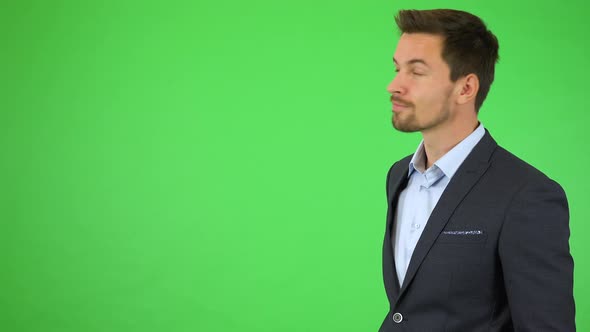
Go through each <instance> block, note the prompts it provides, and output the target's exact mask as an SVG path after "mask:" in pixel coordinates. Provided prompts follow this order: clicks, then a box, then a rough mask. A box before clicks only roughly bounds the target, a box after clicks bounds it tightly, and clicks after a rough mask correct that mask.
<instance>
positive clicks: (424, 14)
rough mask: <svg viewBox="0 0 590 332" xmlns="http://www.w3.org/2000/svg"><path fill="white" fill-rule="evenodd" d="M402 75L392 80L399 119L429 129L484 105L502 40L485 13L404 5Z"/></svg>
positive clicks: (398, 54) (408, 126)
mask: <svg viewBox="0 0 590 332" xmlns="http://www.w3.org/2000/svg"><path fill="white" fill-rule="evenodd" d="M395 20H396V23H397V25H398V27H399V29H400V31H401V34H402V35H401V37H400V40H399V43H398V46H397V49H396V51H395V55H394V63H395V67H396V72H397V74H396V77H395V78H394V79H393V81H392V82H391V83H390V84H389V86H388V91H389V92H390V93H391V95H392V96H391V100H392V102H393V111H394V117H393V124H394V126H395V127H396V128H397V129H398V130H401V131H408V132H409V131H424V130H428V129H430V128H434V127H436V126H439V125H441V124H443V123H445V122H447V121H450V120H452V119H453V118H454V117H456V116H458V115H460V112H467V111H469V110H471V111H472V112H473V113H476V112H478V111H479V108H480V107H481V105H482V103H483V101H484V99H485V98H486V96H487V94H488V91H489V89H490V86H491V84H492V82H493V80H494V67H495V64H496V62H497V61H498V40H497V39H496V37H495V36H494V35H493V34H492V33H491V32H490V31H489V30H488V29H487V28H486V26H485V24H484V23H483V22H482V20H481V19H480V18H478V17H477V16H475V15H472V14H469V13H467V12H463V11H457V10H450V9H436V10H402V11H400V12H399V14H398V16H396V18H395Z"/></svg>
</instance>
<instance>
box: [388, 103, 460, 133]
mask: <svg viewBox="0 0 590 332" xmlns="http://www.w3.org/2000/svg"><path fill="white" fill-rule="evenodd" d="M449 117H450V110H449V107H447V106H446V105H444V106H443V107H442V108H441V110H440V111H439V112H436V113H435V114H434V115H433V116H432V117H431V118H429V119H428V121H426V122H424V121H422V123H420V121H418V119H417V117H416V109H415V108H414V107H412V108H410V109H407V110H404V111H403V112H401V113H399V114H396V113H394V114H393V116H392V118H391V123H392V124H393V127H394V128H395V129H397V130H398V131H401V132H404V133H414V132H417V131H425V130H428V129H432V128H434V127H436V126H438V125H440V124H441V123H444V122H445V121H446V120H447V119H448V118H449Z"/></svg>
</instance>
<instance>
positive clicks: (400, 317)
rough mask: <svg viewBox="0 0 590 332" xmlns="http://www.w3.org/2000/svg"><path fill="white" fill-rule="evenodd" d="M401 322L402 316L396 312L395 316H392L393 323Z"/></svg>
mask: <svg viewBox="0 0 590 332" xmlns="http://www.w3.org/2000/svg"><path fill="white" fill-rule="evenodd" d="M402 320H404V316H402V314H400V313H399V312H396V313H395V314H393V321H394V322H396V323H401V322H402Z"/></svg>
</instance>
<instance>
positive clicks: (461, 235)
mask: <svg viewBox="0 0 590 332" xmlns="http://www.w3.org/2000/svg"><path fill="white" fill-rule="evenodd" d="M486 239H487V234H486V233H485V231H483V230H444V231H443V232H442V233H440V235H439V236H438V238H437V239H436V242H440V243H456V244H462V243H464V244H469V243H474V244H477V243H483V242H485V241H486Z"/></svg>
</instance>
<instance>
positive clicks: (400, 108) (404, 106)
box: [391, 102, 410, 112]
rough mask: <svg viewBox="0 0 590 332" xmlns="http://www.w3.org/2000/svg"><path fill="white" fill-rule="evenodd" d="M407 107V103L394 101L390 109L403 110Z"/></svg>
mask: <svg viewBox="0 0 590 332" xmlns="http://www.w3.org/2000/svg"><path fill="white" fill-rule="evenodd" d="M409 107H410V106H408V105H404V104H400V103H396V102H394V103H393V106H392V108H391V110H392V111H394V112H401V111H403V110H405V109H407V108H409Z"/></svg>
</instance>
